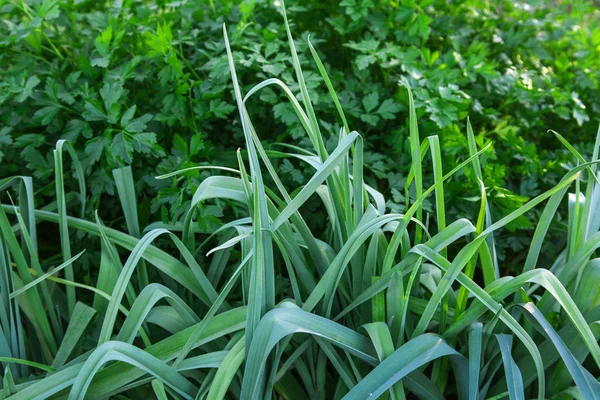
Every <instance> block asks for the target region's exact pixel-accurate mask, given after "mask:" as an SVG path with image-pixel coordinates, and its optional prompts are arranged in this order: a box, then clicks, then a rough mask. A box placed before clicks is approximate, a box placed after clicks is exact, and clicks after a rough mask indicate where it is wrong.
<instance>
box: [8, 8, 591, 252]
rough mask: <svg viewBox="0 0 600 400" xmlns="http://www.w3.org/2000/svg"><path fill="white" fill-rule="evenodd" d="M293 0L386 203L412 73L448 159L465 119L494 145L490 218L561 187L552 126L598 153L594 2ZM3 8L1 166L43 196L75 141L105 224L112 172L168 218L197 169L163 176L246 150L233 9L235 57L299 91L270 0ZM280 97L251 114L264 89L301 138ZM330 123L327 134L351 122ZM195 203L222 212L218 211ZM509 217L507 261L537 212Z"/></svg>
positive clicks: (402, 141) (293, 136)
mask: <svg viewBox="0 0 600 400" xmlns="http://www.w3.org/2000/svg"><path fill="white" fill-rule="evenodd" d="M291 6H292V7H291V8H290V10H291V11H292V12H293V20H294V29H295V31H296V32H298V40H297V47H298V51H299V54H300V55H301V60H302V61H301V62H302V63H303V67H304V68H305V69H306V71H307V72H306V74H305V78H306V81H307V86H308V90H309V91H310V93H311V94H312V96H313V100H314V101H315V107H316V109H317V110H318V111H319V112H321V113H322V114H321V115H329V116H332V115H334V112H335V109H334V107H333V106H332V104H331V103H330V102H329V101H326V100H325V99H326V98H327V89H326V88H325V86H324V85H323V83H322V82H320V81H319V79H318V74H317V71H316V70H315V68H314V65H313V64H312V63H310V62H309V61H308V57H302V56H304V55H306V54H308V48H307V40H306V39H307V37H308V34H309V32H316V34H313V36H312V42H313V44H314V45H315V46H316V47H317V48H318V50H319V52H320V54H321V55H322V58H323V61H324V62H325V63H326V65H327V68H328V69H329V70H330V73H331V77H332V81H333V84H334V87H335V88H336V90H337V91H338V93H339V95H340V101H341V104H342V106H343V107H344V109H345V110H346V113H347V115H348V120H349V125H350V127H351V128H352V129H355V130H357V131H359V132H361V134H363V135H364V136H365V138H368V141H367V148H366V151H365V165H366V167H367V171H366V174H367V180H368V182H369V183H371V184H372V185H373V186H375V187H390V188H391V190H390V191H388V192H387V193H385V194H386V195H387V196H388V198H389V199H390V200H389V206H390V207H391V209H393V210H402V209H403V208H404V204H405V202H406V199H405V196H406V193H405V192H404V191H403V190H402V189H401V188H403V187H404V182H405V180H406V174H407V171H408V170H407V168H408V167H407V166H408V165H409V163H408V162H407V160H408V159H410V151H409V145H408V134H407V130H406V128H405V126H406V124H405V123H404V121H405V118H406V115H407V114H406V110H407V108H406V107H407V98H406V94H405V92H404V91H403V90H402V89H400V88H399V86H398V81H399V79H400V78H402V77H404V78H407V79H408V81H409V83H410V84H411V86H413V87H414V93H415V103H416V107H417V112H418V114H419V116H420V125H421V126H420V128H421V132H422V133H423V137H425V136H429V135H432V134H438V135H439V136H440V140H441V145H442V153H443V156H444V161H445V162H446V163H447V164H448V165H452V164H453V163H455V162H456V159H457V157H458V154H460V152H461V151H463V150H464V149H465V148H466V135H465V118H466V115H467V114H469V115H470V117H471V121H472V124H473V126H474V129H475V134H476V138H477V143H478V145H480V146H481V145H483V144H486V143H488V142H489V141H493V142H494V145H493V148H492V149H491V150H490V151H489V152H488V153H486V154H485V155H484V156H483V158H482V166H483V180H484V183H485V186H486V190H487V194H488V199H489V202H490V204H491V213H492V215H491V216H492V219H493V220H498V219H499V218H501V217H502V216H504V215H506V214H507V213H508V212H510V211H512V210H514V209H515V208H516V207H518V206H520V205H522V204H523V203H524V201H525V200H526V199H527V198H530V197H531V196H534V195H537V194H539V193H540V191H541V190H543V189H545V188H548V187H551V186H552V185H554V184H555V183H556V182H557V179H558V178H559V177H560V176H561V175H562V171H563V164H565V163H569V162H572V161H573V159H572V157H571V156H570V155H569V154H568V152H566V151H565V150H564V149H563V147H562V146H561V145H560V143H559V142H558V140H556V139H555V138H554V136H553V135H552V134H550V133H548V132H547V130H548V128H552V129H554V130H556V131H558V132H560V133H562V134H563V135H564V136H565V137H566V138H567V139H568V140H570V141H571V142H573V143H574V145H575V146H576V147H578V148H579V149H580V150H581V151H582V152H583V153H584V154H585V153H586V152H587V153H589V149H590V148H591V147H590V145H591V143H592V142H593V133H594V132H595V125H596V123H597V120H598V115H599V114H600V100H599V99H598V96H597V95H596V94H597V91H598V79H599V77H600V76H599V70H598V63H597V62H596V61H597V59H598V52H599V46H600V29H598V26H599V25H598V11H597V10H596V8H595V7H594V5H593V4H592V3H589V2H581V1H560V2H555V3H550V2H544V1H537V2H523V3H517V2H512V1H502V2H486V1H460V2H446V1H434V0H423V1H408V2H404V1H403V2H395V1H375V0H344V1H342V2H339V3H338V2H317V1H301V0H300V1H297V2H294V4H291ZM0 10H1V11H0V12H1V15H0V19H1V21H2V22H1V24H0V50H1V51H0V146H1V147H0V157H1V161H2V165H1V166H0V176H9V175H12V174H15V173H23V164H25V169H26V171H28V172H29V173H32V174H34V175H35V177H36V178H37V179H39V180H40V182H42V189H41V190H42V193H41V194H43V195H48V196H49V197H48V198H52V187H53V185H52V184H51V180H52V171H53V160H52V148H53V144H54V142H55V141H56V140H57V139H58V138H64V139H68V140H70V141H71V142H72V143H73V144H74V146H75V149H76V151H77V153H78V154H79V156H80V158H81V160H82V164H83V169H84V171H85V173H86V175H87V180H88V183H89V186H90V190H89V196H90V198H89V199H88V203H89V204H91V205H92V207H91V209H95V208H99V209H100V212H101V215H103V216H104V217H105V218H107V219H111V220H112V219H113V218H114V217H115V215H114V214H111V212H110V210H112V209H114V207H110V206H108V207H99V205H100V197H101V196H103V195H105V194H108V195H111V197H106V196H104V198H103V201H102V204H103V205H104V204H111V203H114V202H116V198H115V197H113V196H112V195H114V193H115V187H114V184H113V182H112V179H111V170H112V169H114V168H117V167H122V166H124V165H132V167H133V171H135V174H136V175H135V178H136V185H137V191H138V193H139V194H140V198H141V199H143V200H142V201H144V207H142V208H141V210H143V212H144V215H142V220H143V221H150V220H156V219H162V220H163V221H165V222H166V221H177V220H179V219H181V218H182V215H183V212H184V211H185V209H186V204H184V200H183V199H184V198H186V194H189V193H190V190H193V189H194V188H195V187H197V185H198V183H199V180H198V173H197V172H196V173H190V174H188V176H186V177H185V178H184V179H183V180H171V181H157V180H155V179H154V176H155V175H157V174H161V173H166V172H170V171H172V170H174V169H178V168H183V167H188V166H192V165H196V164H198V163H209V162H218V163H230V162H231V161H233V160H234V159H235V157H234V156H233V153H232V151H233V150H235V148H236V147H237V146H238V143H239V140H240V138H241V137H240V134H239V131H238V130H236V129H235V127H236V125H235V124H232V123H230V122H231V121H235V120H236V118H237V117H236V115H235V113H232V111H233V110H234V106H233V98H232V93H231V91H230V89H229V88H228V86H227V79H226V70H227V68H226V62H225V58H224V57H225V56H224V47H223V44H222V41H221V38H220V27H221V23H222V22H227V23H228V24H229V26H230V27H231V29H232V41H233V42H234V43H236V45H238V46H239V48H240V49H244V52H243V53H242V52H236V53H235V54H234V57H236V59H237V60H238V61H239V62H241V63H242V64H243V65H244V67H245V68H244V71H243V73H242V75H241V76H240V80H241V82H242V83H245V82H254V81H256V80H257V79H266V78H270V77H276V78H279V79H281V80H282V81H284V82H286V83H287V84H289V85H290V88H291V90H292V91H293V92H294V93H296V94H297V93H299V91H298V88H297V86H295V84H294V82H293V74H291V73H290V72H289V68H288V67H289V65H290V61H291V59H290V56H289V55H288V53H287V52H286V51H285V48H286V43H285V35H284V32H283V27H282V25H281V23H280V20H281V17H280V14H279V12H280V6H278V3H277V2H275V5H273V4H272V3H271V2H270V1H262V0H257V1H253V0H248V1H244V2H239V1H219V0H217V1H214V2H212V1H211V2H209V3H205V2H197V1H180V2H167V1H124V2H115V3H108V2H92V1H76V2H59V1H57V0H43V1H31V2H30V1H27V2H21V1H15V2H12V1H5V2H0ZM280 97H281V93H279V92H277V91H276V90H272V89H270V88H269V89H266V90H265V91H263V92H261V101H263V102H267V103H269V104H271V105H272V112H268V111H267V112H265V111H264V109H263V108H261V109H255V107H256V102H250V103H249V104H248V110H249V112H250V114H251V115H252V116H253V118H255V120H256V123H257V124H258V125H260V126H263V127H265V128H268V129H267V130H268V131H269V132H273V134H272V136H270V137H269V138H268V139H273V141H274V142H285V143H293V144H299V145H304V144H305V143H304V142H305V141H306V139H303V136H302V133H301V132H302V129H301V126H300V124H299V123H298V121H297V120H296V118H295V116H294V115H293V112H292V110H291V108H290V106H289V105H287V104H285V103H281V102H280ZM273 116H274V117H275V118H273ZM322 128H323V129H324V131H325V132H327V133H328V135H326V137H327V138H333V137H335V135H337V132H338V130H339V128H340V126H339V125H336V124H333V125H329V124H328V123H327V122H323V126H322ZM327 145H328V146H331V145H333V142H331V143H330V142H327ZM488 161H494V162H488ZM277 168H278V171H279V172H280V173H281V175H282V179H284V181H286V182H290V183H295V184H297V183H299V182H301V181H303V179H304V178H305V177H306V176H307V173H309V172H310V171H309V170H307V169H306V168H303V167H301V166H299V165H298V164H297V163H294V162H290V161H289V160H283V161H282V162H281V163H279V164H278V165H277ZM208 174H209V173H208V172H204V173H203V174H202V176H206V175H208ZM425 174H426V176H428V177H431V172H430V171H429V170H426V171H425ZM459 176H461V175H459ZM430 179H431V178H430ZM46 184H47V185H46ZM465 187H467V188H468V191H469V192H473V191H474V192H478V184H477V182H476V179H474V176H473V175H472V174H469V173H468V172H467V173H465V177H464V178H461V179H460V180H457V181H456V182H455V183H454V184H451V185H449V186H448V188H447V191H446V195H447V196H448V197H449V198H452V199H456V201H453V202H452V207H451V208H450V209H449V210H448V213H449V215H451V216H453V217H459V216H468V217H471V218H473V217H475V215H476V214H475V211H473V210H474V209H475V208H476V207H473V203H472V201H474V200H477V199H476V197H477V196H475V197H472V198H468V199H464V196H463V194H464V193H465ZM157 193H158V196H155V195H156V194H157ZM409 195H412V196H413V198H414V193H413V194H409ZM150 199H153V200H150ZM458 200H461V201H458ZM425 206H426V210H427V211H431V210H432V209H431V206H430V204H429V203H428V204H426V205H425ZM200 212H201V213H203V215H204V216H205V217H206V218H205V221H209V222H210V221H213V222H214V223H216V219H215V218H218V217H219V216H220V215H221V214H222V212H223V211H222V210H220V209H219V207H218V206H215V207H210V208H206V209H204V208H203V209H202V210H200ZM209 222H205V223H204V224H205V225H206V224H209ZM200 228H201V229H207V228H208V226H201V227H200ZM509 228H510V229H511V230H518V231H519V232H520V233H519V234H518V235H511V237H510V239H508V240H501V241H499V243H498V253H499V256H500V257H501V258H504V253H505V251H506V250H508V251H511V252H512V253H511V254H514V253H515V252H516V253H519V250H521V249H522V248H523V246H524V244H526V243H528V242H529V237H530V235H531V232H532V225H531V222H530V220H529V219H528V218H526V217H522V218H519V219H518V220H516V221H514V222H513V223H512V224H511V225H510V226H509ZM558 229H560V227H558ZM512 258H513V257H509V259H512ZM518 261H519V260H518V259H517V261H516V262H517V263H518Z"/></svg>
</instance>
